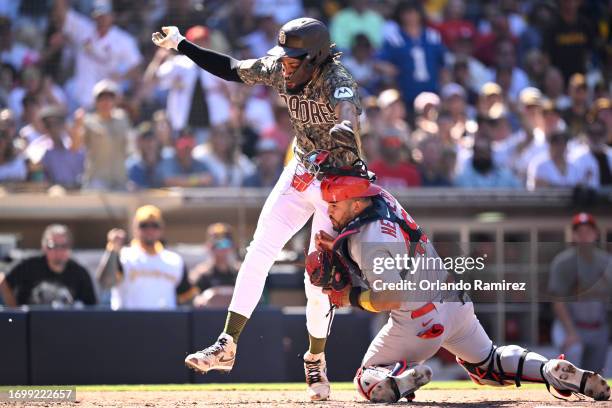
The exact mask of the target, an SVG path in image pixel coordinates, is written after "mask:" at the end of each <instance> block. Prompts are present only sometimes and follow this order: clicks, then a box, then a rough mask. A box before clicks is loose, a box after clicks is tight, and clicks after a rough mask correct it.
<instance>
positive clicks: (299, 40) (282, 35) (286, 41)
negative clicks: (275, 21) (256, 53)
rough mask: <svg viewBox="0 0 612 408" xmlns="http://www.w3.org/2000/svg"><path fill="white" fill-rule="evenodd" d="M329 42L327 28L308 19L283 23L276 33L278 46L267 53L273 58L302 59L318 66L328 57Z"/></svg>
mask: <svg viewBox="0 0 612 408" xmlns="http://www.w3.org/2000/svg"><path fill="white" fill-rule="evenodd" d="M330 47H331V41H330V38H329V30H328V29H327V26H326V25H325V24H323V23H322V22H320V21H319V20H316V19H314V18H309V17H301V18H296V19H295V20H291V21H289V22H288V23H285V25H283V26H282V27H281V29H280V30H279V32H278V45H277V46H276V47H274V48H272V49H270V50H269V51H268V55H272V56H274V57H284V56H287V57H293V58H297V57H302V56H306V58H307V59H308V60H309V61H310V63H311V64H313V65H315V66H316V65H320V64H322V63H323V62H325V60H326V59H327V57H329V55H330Z"/></svg>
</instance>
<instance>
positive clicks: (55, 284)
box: [0, 224, 96, 307]
mask: <svg viewBox="0 0 612 408" xmlns="http://www.w3.org/2000/svg"><path fill="white" fill-rule="evenodd" d="M71 249H72V236H71V234H70V231H69V230H68V228H67V227H66V226H65V225H59V224H52V225H49V226H48V227H47V228H46V229H45V231H44V233H43V236H42V251H43V255H39V256H34V257H31V258H28V259H25V260H23V261H21V262H20V263H19V264H17V265H16V266H15V267H14V268H13V269H12V270H11V271H10V272H9V273H8V275H6V276H5V275H4V274H1V273H0V293H1V294H2V298H3V300H4V303H5V304H6V305H7V306H11V307H15V306H17V305H50V304H58V303H59V304H75V303H77V302H81V303H84V304H86V305H94V304H96V295H95V292H94V288H93V283H92V281H91V277H90V276H89V273H88V272H87V270H86V269H85V268H84V267H82V266H81V265H79V264H78V263H77V262H75V261H74V260H72V259H70V256H71V254H72V251H71Z"/></svg>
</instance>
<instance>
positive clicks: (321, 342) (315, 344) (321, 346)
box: [308, 333, 327, 354]
mask: <svg viewBox="0 0 612 408" xmlns="http://www.w3.org/2000/svg"><path fill="white" fill-rule="evenodd" d="M308 341H309V342H310V344H309V346H308V351H310V353H311V354H319V353H322V352H324V351H325V342H326V341H327V338H325V337H324V338H322V339H319V338H316V337H313V336H312V335H311V334H310V333H308Z"/></svg>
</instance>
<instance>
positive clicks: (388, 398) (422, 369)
mask: <svg viewBox="0 0 612 408" xmlns="http://www.w3.org/2000/svg"><path fill="white" fill-rule="evenodd" d="M432 375H433V371H432V370H431V368H429V367H428V366H426V365H424V364H418V365H416V366H414V367H412V368H410V369H409V370H406V371H404V372H403V373H401V374H400V375H397V376H390V377H388V381H390V383H387V382H386V381H381V382H380V383H379V384H378V385H376V387H374V389H373V390H372V392H371V394H370V401H372V402H376V403H379V402H392V401H395V402H397V401H399V400H400V399H402V398H407V399H408V401H412V400H413V399H414V392H415V391H416V390H418V389H419V388H421V387H422V386H424V385H426V384H428V383H429V382H430V381H431V377H432Z"/></svg>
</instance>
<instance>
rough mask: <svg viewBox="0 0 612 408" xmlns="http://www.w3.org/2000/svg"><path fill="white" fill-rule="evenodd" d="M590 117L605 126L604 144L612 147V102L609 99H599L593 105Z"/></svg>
mask: <svg viewBox="0 0 612 408" xmlns="http://www.w3.org/2000/svg"><path fill="white" fill-rule="evenodd" d="M591 117H592V118H593V119H594V120H601V121H602V122H603V123H605V124H606V132H607V133H606V138H605V143H606V144H607V145H608V146H612V101H611V100H610V98H599V99H597V100H596V101H595V102H594V103H593V107H592V108H591Z"/></svg>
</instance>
